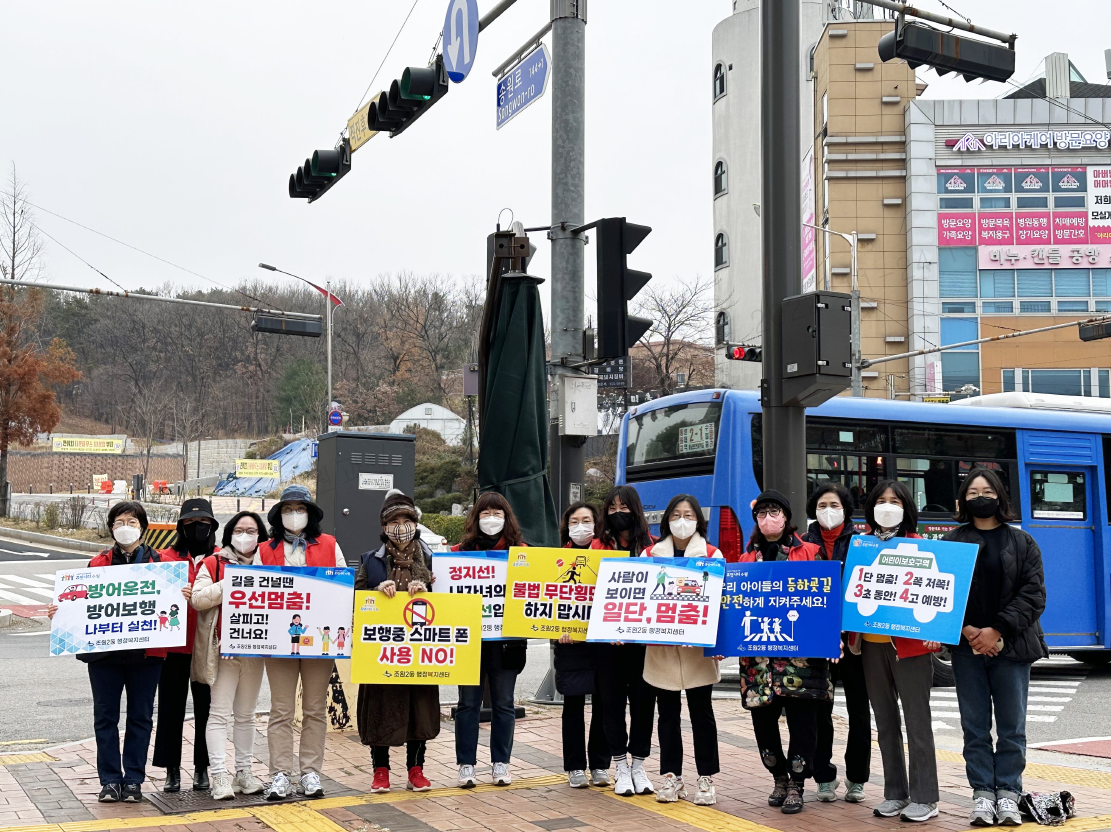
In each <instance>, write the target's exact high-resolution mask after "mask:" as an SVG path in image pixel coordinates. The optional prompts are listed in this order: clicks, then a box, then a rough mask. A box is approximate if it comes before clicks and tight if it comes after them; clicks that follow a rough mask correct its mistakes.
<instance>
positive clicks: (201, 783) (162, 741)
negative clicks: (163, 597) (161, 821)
mask: <svg viewBox="0 0 1111 832" xmlns="http://www.w3.org/2000/svg"><path fill="white" fill-rule="evenodd" d="M219 525H220V524H219V523H217V522H216V518H215V517H214V516H213V514H212V504H211V503H209V502H208V500H202V499H199V498H196V499H192V500H186V501H185V502H184V503H183V504H182V506H181V512H180V513H179V514H178V518H177V538H176V539H175V540H174V542H173V545H172V546H170V547H169V548H168V549H163V550H162V551H161V552H159V555H160V557H161V558H162V560H163V561H164V562H166V561H175V560H183V561H188V563H189V591H190V592H192V587H193V580H194V579H195V578H196V577H197V567H198V566H199V565H200V563H201V561H203V560H204V559H205V558H206V557H208V556H209V555H211V554H212V553H213V552H214V551H215V550H216V529H217V528H218V527H219ZM185 600H187V601H188V600H189V595H186V596H185ZM174 612H175V611H174V609H173V608H171V609H170V626H173V619H174ZM177 614H178V615H182V614H184V615H185V616H186V618H185V633H186V641H185V645H184V646H182V647H168V648H166V661H165V663H164V664H163V665H162V677H161V678H160V679H159V680H158V727H157V729H156V731H155V734H154V756H153V757H152V758H151V765H154V766H159V767H162V768H165V769H166V785H165V786H164V787H163V789H162V790H163V791H166V792H176V791H180V790H181V741H182V739H183V736H182V735H183V733H184V731H183V729H184V726H185V706H186V703H187V701H188V699H189V691H190V689H192V691H193V769H194V773H193V789H194V791H205V790H207V789H208V786H209V783H208V744H207V743H206V742H205V728H206V727H207V726H208V709H209V704H210V701H211V691H210V689H209V687H208V685H207V684H205V683H204V682H201V681H197V680H195V679H193V678H192V675H191V668H192V663H193V641H194V636H195V631H196V627H197V615H196V612H195V611H194V610H193V607H192V606H190V607H189V608H188V609H187V610H185V611H180V610H179V611H177Z"/></svg>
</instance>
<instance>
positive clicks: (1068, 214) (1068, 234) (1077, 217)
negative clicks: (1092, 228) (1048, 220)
mask: <svg viewBox="0 0 1111 832" xmlns="http://www.w3.org/2000/svg"><path fill="white" fill-rule="evenodd" d="M1053 242H1055V243H1086V242H1088V212H1087V211H1054V212H1053Z"/></svg>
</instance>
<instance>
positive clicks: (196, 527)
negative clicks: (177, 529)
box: [182, 523, 212, 555]
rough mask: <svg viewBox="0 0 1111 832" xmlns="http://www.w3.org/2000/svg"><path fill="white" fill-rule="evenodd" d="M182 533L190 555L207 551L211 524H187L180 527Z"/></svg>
mask: <svg viewBox="0 0 1111 832" xmlns="http://www.w3.org/2000/svg"><path fill="white" fill-rule="evenodd" d="M182 532H183V534H184V536H185V545H186V547H187V548H188V549H189V553H190V554H193V555H199V554H201V553H202V552H204V551H206V550H207V549H208V541H209V538H211V537H212V524H211V523H188V524H186V525H185V526H183V527H182Z"/></svg>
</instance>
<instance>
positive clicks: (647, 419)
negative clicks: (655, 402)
mask: <svg viewBox="0 0 1111 832" xmlns="http://www.w3.org/2000/svg"><path fill="white" fill-rule="evenodd" d="M720 423H721V402H695V403H693V404H680V405H675V406H673V407H661V408H658V409H656V410H649V411H646V412H644V413H640V414H637V415H636V416H634V417H633V418H632V419H630V420H629V430H628V445H627V446H626V454H625V471H626V480H627V481H628V482H639V481H643V480H649V479H659V478H660V477H687V476H695V475H701V474H712V473H714V456H715V454H716V452H717V445H718V439H719V438H720V430H719V428H720Z"/></svg>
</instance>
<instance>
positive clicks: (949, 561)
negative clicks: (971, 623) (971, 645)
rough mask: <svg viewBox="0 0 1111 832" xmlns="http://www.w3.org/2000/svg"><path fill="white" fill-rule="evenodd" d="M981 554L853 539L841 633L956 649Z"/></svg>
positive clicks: (903, 541) (946, 545)
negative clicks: (921, 641) (898, 639)
mask: <svg viewBox="0 0 1111 832" xmlns="http://www.w3.org/2000/svg"><path fill="white" fill-rule="evenodd" d="M977 550H978V547H977V546H976V545H975V544H972V543H953V542H951V541H946V540H921V539H910V538H903V537H893V538H891V539H890V540H886V541H884V540H880V539H878V538H876V537H872V536H871V535H858V536H854V537H853V539H852V542H851V543H850V544H849V552H848V555H847V556H846V558H845V578H844V599H845V603H844V606H843V607H842V612H841V629H843V630H847V631H849V632H856V633H872V634H875V635H885V636H903V637H905V638H916V639H922V640H924V641H940V642H941V643H942V644H956V643H957V642H958V641H959V640H960V635H961V627H962V626H963V624H964V608H965V605H966V604H967V603H968V588H969V585H970V584H971V583H972V570H973V568H974V567H975V566H976V552H977Z"/></svg>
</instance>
